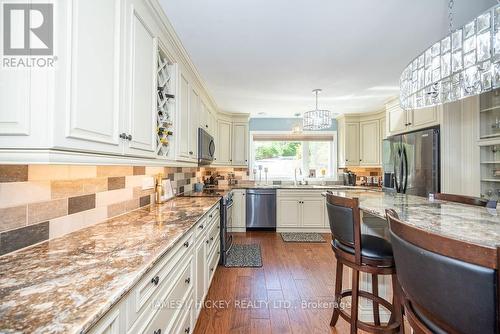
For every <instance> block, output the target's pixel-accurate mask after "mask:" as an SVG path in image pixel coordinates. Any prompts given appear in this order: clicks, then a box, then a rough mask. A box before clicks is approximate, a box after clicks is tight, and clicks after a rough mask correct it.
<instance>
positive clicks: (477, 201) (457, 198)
mask: <svg viewBox="0 0 500 334" xmlns="http://www.w3.org/2000/svg"><path fill="white" fill-rule="evenodd" d="M434 198H435V199H437V200H441V201H449V202H455V203H461V204H468V205H475V206H483V207H487V208H491V209H496V207H497V201H493V200H490V201H488V200H486V199H484V198H477V197H471V196H463V195H455V194H446V193H436V194H434Z"/></svg>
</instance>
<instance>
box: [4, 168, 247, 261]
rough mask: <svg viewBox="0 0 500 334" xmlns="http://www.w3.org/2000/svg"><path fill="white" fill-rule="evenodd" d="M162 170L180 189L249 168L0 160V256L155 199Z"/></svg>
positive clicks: (238, 175) (237, 175)
mask: <svg viewBox="0 0 500 334" xmlns="http://www.w3.org/2000/svg"><path fill="white" fill-rule="evenodd" d="M158 173H163V174H164V176H165V178H168V179H170V181H171V183H172V187H173V189H174V191H175V192H176V193H177V194H179V193H183V192H185V191H190V190H192V189H193V185H194V183H196V182H198V181H202V180H203V178H204V177H207V176H208V177H209V176H210V175H216V174H217V175H220V176H223V177H224V178H225V179H227V178H228V177H229V176H231V177H234V178H235V179H237V180H246V179H247V178H248V175H247V169H246V168H213V167H208V168H207V167H202V168H197V167H145V166H80V165H0V255H3V254H6V253H9V252H12V251H15V250H17V249H20V248H24V247H27V246H30V245H33V244H35V243H38V242H41V241H45V240H48V239H51V238H57V237H59V236H62V235H64V234H67V233H71V232H73V231H76V230H78V229H81V228H84V227H86V226H90V225H93V224H96V223H100V222H102V221H105V220H106V219H107V218H110V217H114V216H117V215H121V214H124V213H126V212H129V211H132V210H135V209H137V208H139V207H142V206H146V205H149V204H152V203H154V200H155V195H154V189H153V188H149V189H143V184H154V177H155V175H157V174H158Z"/></svg>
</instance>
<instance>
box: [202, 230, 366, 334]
mask: <svg viewBox="0 0 500 334" xmlns="http://www.w3.org/2000/svg"><path fill="white" fill-rule="evenodd" d="M324 237H325V239H327V242H325V243H285V242H283V240H282V239H281V236H280V235H279V234H278V233H272V232H271V233H270V232H247V233H240V234H237V235H235V242H236V243H258V244H260V245H261V250H262V261H263V266H262V267H261V268H225V267H223V266H219V267H218V268H217V271H216V273H215V276H214V280H213V282H212V285H211V287H210V290H209V292H208V296H207V299H206V301H208V302H209V303H214V302H219V301H222V302H224V305H219V307H205V308H204V309H203V310H202V311H201V313H200V317H199V319H198V323H197V326H196V329H195V333H198V334H202V333H205V334H208V333H280V334H281V333H338V334H341V333H349V324H348V323H347V322H345V321H344V320H343V319H339V321H338V323H337V326H336V327H335V328H331V327H330V325H329V324H330V318H331V316H332V312H333V308H332V307H333V301H334V297H333V296H334V283H335V282H334V280H335V258H334V255H333V252H332V250H331V247H330V240H331V239H330V237H329V236H328V235H327V234H325V235H324ZM308 302H309V303H310V304H308V305H309V307H305V306H306V304H305V303H308ZM226 303H227V304H226ZM319 303H324V304H326V305H318V304H319ZM318 306H319V307H318ZM360 333H361V332H360Z"/></svg>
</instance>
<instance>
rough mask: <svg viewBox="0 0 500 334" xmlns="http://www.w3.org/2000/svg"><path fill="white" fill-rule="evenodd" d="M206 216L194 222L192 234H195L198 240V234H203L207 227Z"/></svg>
mask: <svg viewBox="0 0 500 334" xmlns="http://www.w3.org/2000/svg"><path fill="white" fill-rule="evenodd" d="M207 217H208V216H207ZM207 217H203V218H201V219H200V221H199V222H198V223H197V224H196V227H195V229H194V234H195V239H196V240H198V238H200V236H201V235H202V234H203V232H205V231H206V230H207V228H208V223H209V221H208V220H207Z"/></svg>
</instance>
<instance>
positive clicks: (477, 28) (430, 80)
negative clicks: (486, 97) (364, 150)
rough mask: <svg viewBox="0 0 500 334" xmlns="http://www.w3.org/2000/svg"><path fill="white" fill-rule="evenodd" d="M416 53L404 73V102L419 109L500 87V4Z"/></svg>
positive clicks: (407, 107) (401, 101)
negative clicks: (421, 51) (418, 53)
mask: <svg viewBox="0 0 500 334" xmlns="http://www.w3.org/2000/svg"><path fill="white" fill-rule="evenodd" d="M448 9H449V13H448V16H449V24H450V33H449V35H448V36H446V37H444V38H443V39H441V40H440V41H437V42H436V43H434V44H433V45H432V46H431V47H429V48H428V49H427V50H426V51H424V52H423V53H422V54H420V55H419V56H418V57H416V58H415V59H414V60H413V61H411V62H410V64H409V65H408V66H407V67H406V68H405V69H404V70H403V73H402V74H401V77H400V94H399V98H400V104H401V107H402V108H403V109H419V108H425V107H430V106H434V105H438V104H442V103H447V102H453V101H457V100H460V99H463V98H465V97H468V96H473V95H478V94H481V93H484V92H488V91H490V90H493V89H495V88H498V87H500V5H499V4H497V5H495V6H493V7H491V8H490V9H488V10H487V11H485V12H484V13H482V14H481V15H479V16H477V17H476V18H474V19H473V20H472V21H470V22H469V23H467V24H465V25H464V26H463V27H460V28H458V29H453V12H452V10H453V0H450V1H449V4H448Z"/></svg>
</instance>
